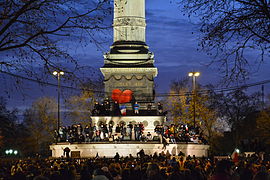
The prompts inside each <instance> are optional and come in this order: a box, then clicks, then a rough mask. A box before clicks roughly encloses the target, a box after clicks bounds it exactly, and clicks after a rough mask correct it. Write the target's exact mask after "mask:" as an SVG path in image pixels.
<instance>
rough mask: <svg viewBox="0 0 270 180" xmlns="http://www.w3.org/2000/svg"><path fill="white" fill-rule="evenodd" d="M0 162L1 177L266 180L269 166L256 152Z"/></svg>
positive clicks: (26, 179)
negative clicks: (234, 158)
mask: <svg viewBox="0 0 270 180" xmlns="http://www.w3.org/2000/svg"><path fill="white" fill-rule="evenodd" d="M0 166H1V168H0V179H4V180H15V179H16V180H17V179H19V180H75V179H80V180H90V179H92V180H121V179H122V180H176V179H183V180H206V179H210V180H268V179H269V170H270V162H269V160H268V159H262V158H260V157H259V156H258V155H256V154H253V155H252V156H249V157H241V158H240V157H239V160H238V161H237V162H234V161H232V160H231V159H224V160H219V161H218V160H217V159H214V158H213V159H208V158H204V157H202V158H197V157H195V156H193V157H191V156H188V157H185V156H184V154H183V153H182V154H179V155H175V156H172V155H171V154H169V153H166V154H165V153H163V152H162V153H160V154H157V153H155V154H153V155H150V156H147V155H144V153H140V154H139V155H138V157H133V156H131V155H130V156H129V157H120V156H119V154H116V155H115V157H114V158H105V157H96V158H91V159H69V158H66V159H40V158H36V159H25V160H18V161H15V160H5V159H1V160H0Z"/></svg>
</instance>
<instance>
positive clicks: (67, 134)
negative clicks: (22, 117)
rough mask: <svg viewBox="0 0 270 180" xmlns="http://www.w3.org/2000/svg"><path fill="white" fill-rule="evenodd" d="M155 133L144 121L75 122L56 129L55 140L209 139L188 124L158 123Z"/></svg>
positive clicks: (78, 141)
mask: <svg viewBox="0 0 270 180" xmlns="http://www.w3.org/2000/svg"><path fill="white" fill-rule="evenodd" d="M154 131H155V133H150V132H145V128H144V125H143V123H141V122H139V123H136V124H133V123H132V122H129V123H128V124H126V125H125V124H124V123H121V124H117V125H116V126H115V127H114V126H113V124H109V125H107V124H104V123H101V124H100V125H99V126H98V125H96V124H94V125H91V124H90V125H86V126H85V127H83V126H82V125H81V124H74V125H72V126H68V127H65V126H62V127H60V128H59V131H57V130H56V131H55V142H70V143H75V142H77V143H82V142H100V141H103V142H106V141H107V142H108V141H111V142H119V141H125V140H128V141H131V140H133V141H142V142H150V141H160V143H177V142H186V143H188V142H193V143H200V144H201V143H203V144H206V143H207V141H206V140H205V138H204V137H203V134H202V133H200V132H199V130H198V129H192V128H189V127H188V126H187V125H183V124H179V125H175V124H171V125H169V126H168V125H157V126H156V127H155V130H154Z"/></svg>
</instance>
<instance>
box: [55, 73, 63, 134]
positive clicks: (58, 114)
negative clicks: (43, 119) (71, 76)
mask: <svg viewBox="0 0 270 180" xmlns="http://www.w3.org/2000/svg"><path fill="white" fill-rule="evenodd" d="M64 74H65V73H64V72H63V71H54V72H53V75H54V76H57V82H58V88H57V92H58V95H57V131H59V128H60V87H61V86H60V76H63V75H64Z"/></svg>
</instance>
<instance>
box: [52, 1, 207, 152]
mask: <svg viewBox="0 0 270 180" xmlns="http://www.w3.org/2000/svg"><path fill="white" fill-rule="evenodd" d="M113 27H114V42H113V44H112V46H111V48H110V51H109V52H108V53H106V54H105V55H104V66H103V67H102V68H100V70H101V72H102V74H103V76H104V85H105V92H106V93H105V98H109V99H111V98H112V92H113V91H114V90H116V89H117V90H119V91H122V92H123V91H125V90H131V91H132V92H133V95H132V100H131V102H128V103H126V106H127V107H128V109H130V110H132V106H133V105H134V103H135V101H136V102H138V104H139V105H140V110H145V109H146V105H147V104H149V103H154V98H155V90H154V78H155V77H156V76H157V73H158V71H157V68H155V67H154V55H153V53H151V52H150V51H149V49H148V46H147V45H146V43H145V30H146V22H145V0H114V20H113ZM111 101H112V100H111ZM153 108H155V107H153ZM129 122H132V123H133V124H137V123H139V122H141V123H143V124H144V129H145V130H144V134H147V133H148V132H150V133H151V134H152V135H153V136H156V133H155V132H154V128H155V126H156V125H158V124H163V123H164V116H160V115H147V116H142V114H140V113H139V114H138V115H134V114H132V115H131V116H130V115H129V114H127V116H92V123H93V124H96V125H99V124H100V123H104V124H113V125H114V128H113V130H115V126H116V124H121V123H125V124H128V123H129ZM133 132H134V130H133ZM113 133H114V132H113ZM132 139H134V134H133V138H132ZM65 147H69V148H70V150H71V152H76V153H77V154H79V155H80V157H95V156H96V154H97V153H98V154H99V156H100V157H103V156H106V157H113V156H114V155H115V154H116V152H118V153H119V154H120V156H128V155H129V154H132V155H133V156H136V155H137V152H139V151H140V150H141V149H144V151H145V153H146V154H153V153H154V152H157V153H160V152H162V151H164V150H163V145H162V144H160V143H159V142H158V141H153V142H138V141H125V142H123V143H114V142H100V143H97V142H91V143H82V144H77V143H73V144H69V143H58V144H53V145H51V146H50V149H51V150H52V157H61V156H62V155H63V149H64V148H65ZM208 148H209V146H208V145H203V144H186V143H178V144H170V145H169V146H167V148H166V151H167V150H168V151H169V152H170V153H171V154H178V153H179V152H180V151H182V152H184V153H185V154H186V155H196V156H197V157H201V156H207V150H208Z"/></svg>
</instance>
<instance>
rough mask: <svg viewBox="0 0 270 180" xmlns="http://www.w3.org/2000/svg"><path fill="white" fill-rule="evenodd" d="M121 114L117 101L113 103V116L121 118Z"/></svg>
mask: <svg viewBox="0 0 270 180" xmlns="http://www.w3.org/2000/svg"><path fill="white" fill-rule="evenodd" d="M120 114H121V112H120V108H119V104H118V102H117V101H114V103H113V115H114V116H119V115H120Z"/></svg>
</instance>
